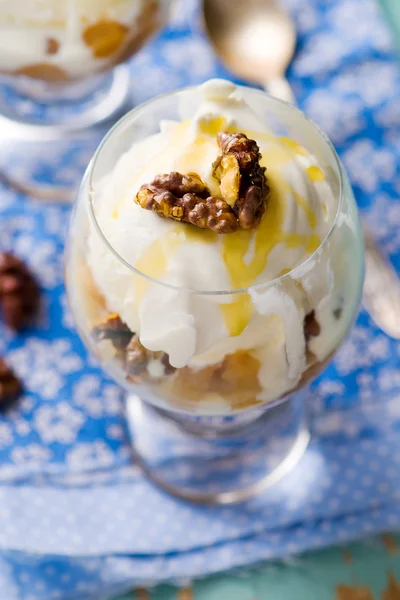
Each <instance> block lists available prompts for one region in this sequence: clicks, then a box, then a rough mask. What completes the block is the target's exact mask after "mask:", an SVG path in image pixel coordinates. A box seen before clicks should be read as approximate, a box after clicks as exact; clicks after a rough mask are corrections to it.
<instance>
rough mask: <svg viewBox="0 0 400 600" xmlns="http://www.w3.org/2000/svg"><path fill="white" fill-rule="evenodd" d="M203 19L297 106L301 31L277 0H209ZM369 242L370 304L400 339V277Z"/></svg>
mask: <svg viewBox="0 0 400 600" xmlns="http://www.w3.org/2000/svg"><path fill="white" fill-rule="evenodd" d="M203 19H204V25H205V29H206V32H207V34H208V36H209V38H210V40H211V42H212V44H213V46H214V49H215V50H216V52H217V54H218V55H219V56H220V58H221V59H222V61H223V62H224V63H225V64H226V66H227V67H228V68H229V69H230V70H231V71H232V72H233V73H235V75H238V76H239V77H241V78H244V79H247V80H248V81H250V82H252V83H256V84H258V85H262V86H263V87H264V88H265V89H266V90H267V91H268V92H269V93H270V94H272V95H273V96H276V97H277V98H280V99H281V100H286V101H288V102H292V103H293V104H294V103H295V102H296V99H295V97H294V94H293V91H292V89H291V87H290V84H289V82H288V81H287V79H286V78H285V72H286V69H287V67H288V65H289V63H290V61H291V59H292V57H293V54H294V50H295V46H296V31H295V28H294V24H293V22H292V20H291V19H290V16H289V15H288V13H287V12H286V11H285V10H284V9H283V8H282V7H281V6H279V4H278V3H277V0H237V1H232V0H203ZM365 238H366V276H365V285H364V306H365V308H366V309H367V311H368V312H369V314H370V316H371V317H372V319H373V320H374V321H375V323H376V324H377V325H378V327H380V329H382V330H383V331H384V332H385V333H387V334H388V335H389V336H391V337H393V338H396V339H400V279H399V277H398V275H397V273H396V272H395V270H394V268H393V267H392V266H391V264H390V263H389V261H388V260H387V258H386V257H385V256H384V255H383V254H382V253H381V251H380V250H379V249H378V247H377V246H376V244H375V242H374V240H373V239H372V238H371V235H370V234H369V233H368V232H365Z"/></svg>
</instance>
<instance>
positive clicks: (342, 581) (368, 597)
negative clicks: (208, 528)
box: [118, 535, 400, 600]
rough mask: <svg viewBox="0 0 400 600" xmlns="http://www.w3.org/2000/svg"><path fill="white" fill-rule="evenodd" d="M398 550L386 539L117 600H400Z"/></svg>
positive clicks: (396, 541)
mask: <svg viewBox="0 0 400 600" xmlns="http://www.w3.org/2000/svg"><path fill="white" fill-rule="evenodd" d="M399 546H400V536H391V535H390V536H384V537H383V538H381V539H369V540H364V541H363V542H359V543H357V544H352V545H350V546H347V547H346V548H332V549H329V550H322V551H321V552H318V553H317V552H313V553H310V554H308V555H304V556H301V557H299V558H296V559H292V560H291V561H289V562H287V563H285V564H283V563H269V564H267V565H265V566H262V567H257V568H254V569H251V570H248V571H246V572H245V573H240V572H238V573H231V574H229V575H226V574H223V575H219V576H216V577H213V578H210V579H207V580H206V581H197V582H195V583H194V584H193V586H192V587H191V588H190V589H188V588H186V589H179V588H175V587H172V586H160V587H158V588H156V589H154V590H149V591H147V592H144V591H133V592H131V593H130V594H127V595H126V596H123V597H121V598H119V599H118V600H292V599H293V600H399V599H400V549H399Z"/></svg>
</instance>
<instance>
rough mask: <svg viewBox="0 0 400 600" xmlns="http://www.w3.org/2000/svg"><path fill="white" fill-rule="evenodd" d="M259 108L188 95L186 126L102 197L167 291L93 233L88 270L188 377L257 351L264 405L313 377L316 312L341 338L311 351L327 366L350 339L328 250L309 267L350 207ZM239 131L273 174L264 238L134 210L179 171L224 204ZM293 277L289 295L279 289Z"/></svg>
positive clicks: (151, 344)
mask: <svg viewBox="0 0 400 600" xmlns="http://www.w3.org/2000/svg"><path fill="white" fill-rule="evenodd" d="M250 104H251V102H250V101H247V100H246V94H245V92H244V91H243V90H238V89H237V88H236V87H235V86H234V85H233V84H231V83H228V82H225V81H219V80H213V81H210V82H208V83H206V84H204V85H203V86H201V87H200V89H197V90H196V91H194V92H193V91H186V92H184V93H182V102H181V117H182V121H181V122H172V121H168V122H162V123H161V124H160V132H159V133H157V134H156V135H154V136H152V137H149V138H147V139H144V140H142V141H140V142H137V143H135V144H133V146H132V147H131V148H130V150H128V152H127V153H126V154H125V155H123V156H122V157H121V158H120V159H119V161H118V162H117V164H116V165H115V167H114V168H113V170H112V172H111V173H110V174H109V175H107V176H106V177H105V178H104V181H103V182H102V185H101V186H99V189H98V190H97V191H96V196H95V199H94V211H95V215H96V219H97V221H98V225H99V227H100V229H101V231H102V233H103V235H104V237H105V238H106V239H107V241H108V243H109V244H110V245H111V246H112V247H113V249H114V250H115V252H116V253H117V254H119V256H120V257H122V258H123V259H124V260H125V261H126V262H127V263H128V264H129V265H131V266H132V267H134V268H136V269H137V270H138V271H140V272H141V273H144V274H145V275H146V276H148V277H151V278H153V279H154V280H156V282H153V281H149V280H147V279H146V278H144V277H142V276H140V275H138V274H136V273H135V272H133V271H132V270H130V269H128V268H127V267H126V266H125V265H124V264H123V263H122V262H121V261H120V259H119V258H118V257H117V256H116V254H115V253H113V252H111V251H110V249H109V248H108V247H107V245H106V244H105V243H104V241H103V240H102V239H101V238H100V236H99V235H98V232H97V231H95V229H94V228H93V227H92V229H91V232H90V235H89V240H88V264H89V267H90V269H91V271H92V274H93V278H94V280H95V283H96V285H97V286H98V289H99V291H100V292H101V293H102V295H103V296H104V298H105V300H106V303H107V306H108V309H109V310H110V311H112V312H116V313H118V314H119V315H120V316H121V318H122V320H123V321H124V322H125V323H126V324H127V325H128V327H129V328H130V329H131V330H132V331H134V332H136V333H137V334H138V335H139V336H140V340H141V342H142V344H143V345H144V346H145V347H146V348H148V349H149V350H153V351H159V350H160V351H164V352H166V353H167V354H168V355H169V359H170V362H171V364H172V365H173V366H174V367H176V368H181V367H184V366H188V367H189V368H192V369H201V368H204V367H206V366H209V365H214V364H217V363H219V362H220V361H221V360H223V359H224V357H225V356H226V355H228V354H233V353H235V352H236V351H238V350H247V351H248V352H250V353H252V355H253V356H254V357H256V358H257V359H258V360H259V361H260V365H261V366H260V370H259V374H258V377H259V383H260V386H261V390H262V391H261V392H260V394H259V396H258V398H259V399H260V400H272V399H274V398H277V397H279V396H280V395H281V394H283V393H285V392H286V391H288V390H290V389H292V388H293V387H294V386H295V385H296V383H297V382H298V381H299V380H300V377H301V375H302V373H303V371H304V369H305V367H306V343H305V337H304V332H303V323H304V318H305V315H306V314H307V313H308V312H310V311H311V310H314V311H315V314H316V316H317V319H318V320H319V322H320V325H321V330H324V329H325V325H327V327H328V329H329V332H328V333H325V332H324V335H323V338H322V339H323V343H321V342H320V340H319V338H318V337H316V338H315V339H312V340H311V341H310V343H309V349H311V351H312V352H313V353H314V354H315V356H316V358H317V359H318V360H320V361H323V360H324V359H325V358H326V357H327V356H328V355H329V354H330V353H331V352H332V350H333V349H334V348H335V344H337V343H338V341H339V339H340V334H339V333H337V334H336V335H333V334H332V328H333V329H335V328H336V330H337V329H338V327H337V322H335V319H334V317H333V316H332V311H333V309H334V307H335V306H337V305H338V303H339V302H340V298H341V297H342V296H343V294H344V290H343V286H342V285H341V283H340V273H337V272H335V270H334V269H332V267H331V264H330V256H329V253H328V252H327V250H326V249H325V250H319V251H318V252H317V253H316V254H314V256H313V261H314V262H313V263H310V261H308V262H307V261H306V259H307V258H308V257H309V256H310V255H311V254H313V253H314V252H315V251H316V250H317V249H318V248H319V246H320V244H321V243H322V241H323V240H324V239H325V237H326V235H327V234H328V232H329V230H330V228H331V226H332V223H333V221H334V218H335V215H336V212H337V207H338V198H337V196H336V195H335V194H334V193H333V192H332V187H331V184H330V183H329V181H328V178H327V176H326V173H324V171H323V168H322V167H321V165H319V164H318V161H317V159H316V157H315V156H312V155H311V154H309V153H308V152H307V151H306V150H305V148H303V147H302V146H300V145H298V144H297V143H296V142H295V141H293V140H291V139H288V138H285V137H279V136H275V135H274V134H272V133H271V132H270V131H269V130H268V128H267V127H266V125H265V124H264V122H263V120H262V118H261V117H260V116H259V114H257V110H253V108H252V107H251V106H250ZM227 129H229V130H230V131H236V132H243V133H245V134H246V135H248V137H250V138H252V139H255V140H256V141H257V143H258V145H259V147H260V152H261V155H262V159H261V161H260V163H261V165H262V166H265V167H266V168H267V172H266V175H267V178H268V183H269V185H270V187H271V195H270V197H269V199H268V202H267V208H266V212H265V215H264V217H263V219H262V222H261V224H260V225H259V227H257V228H256V229H254V230H250V231H239V232H237V233H233V234H227V235H217V234H214V233H213V232H210V231H204V230H200V229H196V228H195V227H192V226H190V225H186V224H184V223H177V222H175V221H173V220H169V219H161V218H160V217H159V216H157V215H156V214H155V213H153V212H151V211H147V210H144V209H142V208H141V207H140V206H139V205H138V204H136V203H135V202H134V197H135V195H136V193H137V192H138V190H139V188H140V186H141V185H142V184H144V183H150V182H151V181H152V180H153V178H154V177H155V176H156V175H158V174H160V173H170V172H171V171H178V172H180V173H184V174H185V173H190V172H195V173H197V174H198V175H199V176H200V177H201V178H202V179H203V181H204V182H205V183H206V184H207V186H208V187H209V189H210V191H211V193H212V194H213V195H217V196H218V195H219V187H218V182H217V180H216V179H215V178H214V177H213V174H212V164H213V162H214V161H215V159H216V158H217V156H218V155H219V152H220V151H219V148H218V145H217V140H216V135H217V133H218V132H219V131H223V130H227ZM324 252H325V254H326V256H325V254H323V253H324ZM296 267H298V268H297V269H296ZM293 269H295V270H294V271H293ZM289 271H291V273H290V274H289V275H286V276H285V277H283V279H282V280H281V281H280V283H279V285H275V284H273V285H271V284H270V282H271V281H272V280H274V279H275V278H277V277H279V276H281V275H285V274H287V273H288V272H289ZM160 282H162V283H160ZM162 284H166V285H162ZM247 288H248V291H242V292H241V293H236V294H231V293H226V292H230V291H233V290H242V289H247ZM204 291H205V292H216V293H215V294H210V293H208V294H202V293H199V292H204ZM217 292H218V293H217ZM221 292H225V294H224V293H221ZM322 320H323V321H324V322H321V321H322ZM347 325H348V324H346V326H347ZM342 333H343V332H342ZM205 400H207V398H205ZM217 400H218V399H217ZM217 400H216V401H217Z"/></svg>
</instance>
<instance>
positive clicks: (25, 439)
mask: <svg viewBox="0 0 400 600" xmlns="http://www.w3.org/2000/svg"><path fill="white" fill-rule="evenodd" d="M286 4H287V6H288V8H289V10H290V11H291V12H292V14H293V16H294V18H295V20H296V25H297V29H298V34H299V42H298V48H297V54H296V58H295V60H294V62H293V64H292V66H291V68H290V72H289V77H290V81H291V83H292V85H293V87H294V90H295V93H296V96H297V98H298V101H299V104H300V106H301V107H302V108H303V109H304V110H305V112H306V113H307V114H309V115H310V116H311V117H312V118H313V119H314V120H315V121H316V122H317V123H319V124H320V125H321V127H322V128H323V129H324V130H325V131H326V132H327V133H328V135H329V136H330V137H331V139H332V140H333V142H334V144H335V146H336V147H337V149H338V151H339V153H340V155H341V158H342V159H343V161H344V163H345V166H346V167H347V170H348V172H349V175H350V178H351V180H352V183H353V186H354V190H355V193H356V198H357V201H358V203H359V206H360V208H361V210H362V212H363V214H364V217H365V219H366V220H367V222H368V223H369V225H370V227H371V229H372V230H373V232H374V235H375V236H376V237H377V239H378V241H379V242H380V244H381V245H382V248H383V249H384V251H386V252H387V253H388V255H389V256H390V258H391V259H392V261H393V264H394V265H395V267H396V268H397V270H398V271H399V272H400V202H399V200H398V198H399V195H400V169H399V164H400V110H399V109H400V105H399V97H400V69H399V66H398V64H397V63H396V61H395V57H394V55H393V52H392V45H391V40H390V35H389V32H388V29H387V26H386V24H385V23H384V21H383V16H382V15H381V13H380V10H379V8H378V6H377V4H376V2H375V1H374V0H287V1H286ZM131 72H132V94H133V97H134V99H135V102H136V103H139V102H141V101H143V100H145V99H147V98H149V97H151V96H153V95H155V94H158V93H161V92H164V91H167V90H170V89H174V88H177V87H182V86H184V85H188V84H194V83H200V82H202V81H204V80H206V79H208V78H210V77H214V76H225V77H227V76H228V77H229V74H227V73H226V72H225V71H224V69H223V68H222V66H221V65H219V64H218V62H217V60H216V58H215V56H214V54H213V52H212V50H211V48H210V46H209V44H208V42H207V41H206V39H205V38H204V37H203V34H202V31H201V27H200V25H199V24H198V18H197V0H182V1H181V2H180V3H178V7H177V10H176V14H175V16H174V18H173V21H172V23H171V25H170V27H169V28H168V29H167V30H166V31H165V32H164V33H163V34H162V35H161V36H160V37H159V38H158V39H157V40H155V41H153V42H152V43H151V45H150V46H149V47H147V48H146V49H145V50H144V51H142V52H141V53H140V54H139V55H138V56H137V57H135V58H134V59H133V61H132V63H131ZM55 166H56V167H57V168H58V169H67V167H68V168H69V166H68V165H67V166H65V165H64V166H63V165H62V164H61V163H60V164H55ZM23 169H24V164H23V163H22V164H21V170H22V171H23ZM68 216H69V208H67V207H65V206H64V207H63V206H57V205H45V204H43V203H39V202H35V201H33V200H31V199H29V198H26V197H24V196H22V195H18V194H16V193H14V192H12V191H10V190H9V189H6V188H1V189H0V247H1V248H2V249H11V250H13V251H14V252H16V253H17V254H18V255H20V256H21V257H23V258H24V259H26V261H27V262H28V263H29V264H30V266H31V267H32V269H33V270H34V271H35V272H36V273H37V275H38V278H39V279H40V282H41V285H42V287H43V290H44V297H45V306H44V307H43V313H42V315H41V319H40V323H39V324H38V326H37V327H36V328H35V329H32V330H31V331H29V332H28V333H27V334H26V335H24V336H19V337H15V336H13V335H11V333H10V332H9V331H7V330H6V329H0V332H1V334H0V353H1V354H7V356H8V359H9V361H10V363H11V364H12V365H13V366H14V368H15V370H16V372H17V373H18V374H19V375H20V376H21V377H22V378H23V380H24V383H25V386H26V393H25V395H24V397H23V399H22V402H21V403H20V405H19V406H18V407H17V408H15V409H14V410H13V411H12V412H11V413H8V414H7V415H5V416H1V417H0V598H2V599H3V598H4V600H51V599H54V600H56V599H58V598H59V599H62V600H67V599H68V598H74V599H79V598H82V599H85V598H96V599H99V598H103V597H107V595H109V594H111V593H113V592H119V591H123V590H126V589H129V588H131V587H132V586H134V585H135V584H138V583H149V582H150V583H154V582H158V581H161V580H171V579H179V578H183V579H185V578H188V577H196V576H202V575H205V574H208V573H212V572H216V571H219V570H222V569H228V568H232V567H239V566H243V565H247V564H250V563H252V562H256V561H259V560H262V559H267V558H277V557H285V556H288V555H290V554H293V553H296V552H300V551H304V550H307V549H311V548H317V547H322V546H325V545H327V544H332V543H337V542H344V541H348V540H351V539H354V538H357V537H360V536H362V535H366V534H371V533H374V532H378V531H381V530H384V529H388V528H390V529H394V528H398V527H400V508H399V496H400V436H399V431H400V342H396V341H394V340H391V339H389V338H388V337H386V336H385V335H384V334H383V333H382V332H381V331H379V330H378V329H377V328H376V327H375V326H374V324H373V323H372V322H371V321H370V319H369V317H368V315H367V314H366V313H365V312H362V313H361V315H360V317H359V319H358V321H357V324H356V326H355V328H354V329H353V332H352V334H351V336H350V338H349V339H348V341H347V342H346V343H345V345H344V347H343V348H342V350H341V351H340V353H339V355H338V356H337V359H336V360H335V362H334V364H333V365H332V366H330V367H329V368H328V370H327V371H326V372H325V373H324V375H323V376H322V377H320V378H319V379H318V380H317V381H316V382H315V384H314V385H313V392H312V397H310V404H311V407H312V413H313V420H314V425H313V428H314V438H313V442H312V443H311V445H310V447H309V449H308V451H307V453H306V455H305V457H304V459H303V460H302V462H301V463H300V465H299V466H298V467H297V469H296V470H295V471H294V472H293V473H292V474H291V475H289V476H287V477H286V478H285V479H284V480H283V481H281V482H280V483H279V484H278V485H277V486H275V487H274V488H273V490H271V491H269V492H268V493H267V494H265V495H263V496H260V497H258V498H256V499H254V500H252V501H249V502H248V503H247V504H246V505H244V506H241V507H240V508H238V507H220V508H204V507H196V506H191V505H187V504H184V503H182V502H179V501H177V500H174V499H172V498H171V497H169V496H167V495H165V494H163V493H162V492H160V491H159V490H157V489H156V488H154V487H153V486H152V485H150V484H149V483H148V482H147V481H146V480H145V479H144V478H143V476H142V475H141V473H140V472H139V471H138V470H137V469H136V467H135V466H133V465H132V460H131V451H130V447H129V442H128V434H127V428H126V425H125V421H124V415H123V402H124V398H123V393H122V392H121V390H120V389H119V388H118V387H117V386H116V385H115V384H114V383H112V382H111V381H109V380H108V379H107V378H106V377H105V376H104V375H103V374H102V372H101V371H100V370H99V367H98V366H97V364H96V363H95V361H94V360H93V359H92V358H91V357H90V356H88V354H87V352H86V351H85V350H84V348H83V346H82V343H81V341H80V340H79V338H78V335H77V333H76V331H75V328H74V324H73V321H72V318H71V315H70V313H69V311H68V308H67V302H66V296H65V289H64V283H63V248H64V241H65V235H66V223H67V221H68ZM293 489H296V494H293Z"/></svg>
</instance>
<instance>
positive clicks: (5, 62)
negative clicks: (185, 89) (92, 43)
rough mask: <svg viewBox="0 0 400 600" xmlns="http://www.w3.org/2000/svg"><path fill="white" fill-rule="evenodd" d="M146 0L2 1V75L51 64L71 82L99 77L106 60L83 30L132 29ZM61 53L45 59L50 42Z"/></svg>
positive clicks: (0, 2)
mask: <svg viewBox="0 0 400 600" xmlns="http://www.w3.org/2000/svg"><path fill="white" fill-rule="evenodd" d="M145 6H146V0H29V2H26V0H0V72H1V71H3V72H6V73H13V72H16V71H20V70H22V69H25V68H27V67H29V66H31V65H36V64H49V65H54V66H57V67H59V68H60V69H62V70H63V71H65V72H66V73H67V74H68V75H69V76H70V77H71V78H75V77H82V76H85V75H87V74H88V73H89V74H91V73H93V72H97V71H99V70H101V68H102V67H104V66H105V65H106V64H107V63H108V62H109V60H108V59H99V58H96V57H94V56H93V53H92V50H91V48H90V47H88V46H87V44H85V42H84V39H83V32H84V30H85V28H86V27H88V26H90V25H91V24H94V23H97V22H99V21H113V22H118V23H120V24H121V25H125V26H127V27H129V28H130V29H132V28H135V23H136V20H137V19H138V18H139V17H140V15H141V13H142V11H143V10H144V8H145ZM49 39H52V40H55V41H56V42H58V44H59V51H58V52H57V53H55V54H49V53H48V51H47V45H48V40H49Z"/></svg>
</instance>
